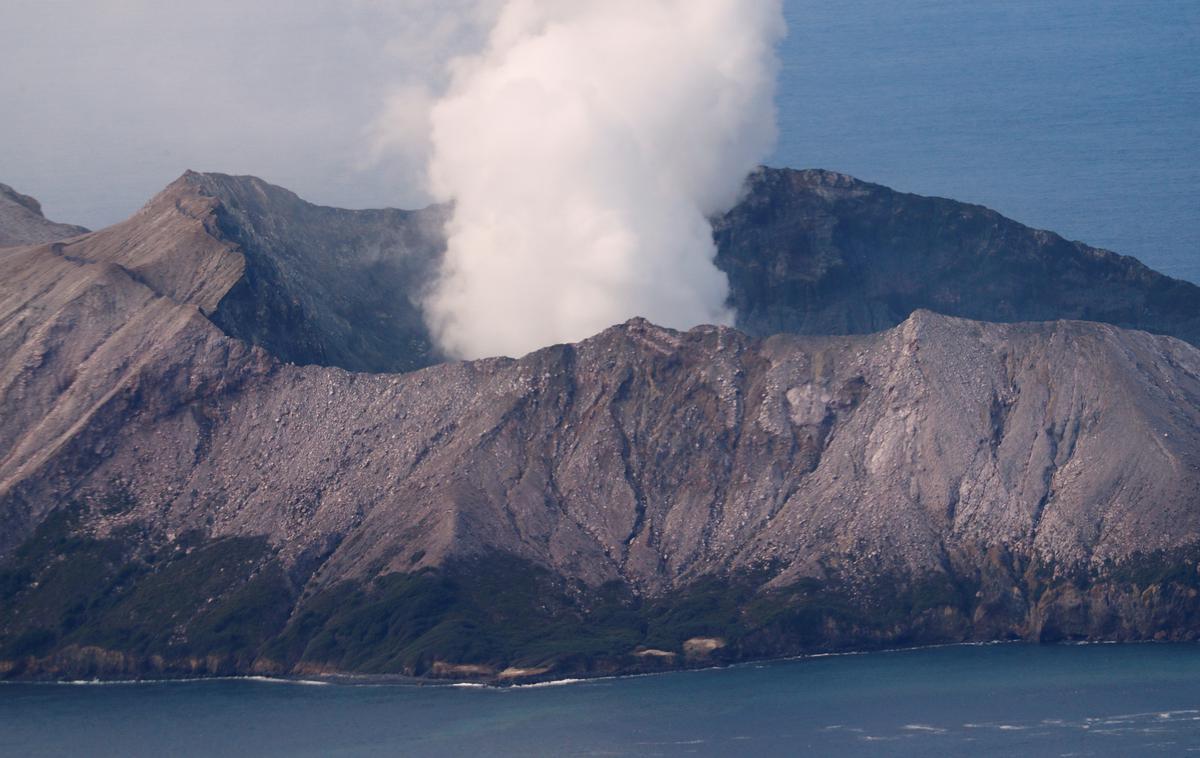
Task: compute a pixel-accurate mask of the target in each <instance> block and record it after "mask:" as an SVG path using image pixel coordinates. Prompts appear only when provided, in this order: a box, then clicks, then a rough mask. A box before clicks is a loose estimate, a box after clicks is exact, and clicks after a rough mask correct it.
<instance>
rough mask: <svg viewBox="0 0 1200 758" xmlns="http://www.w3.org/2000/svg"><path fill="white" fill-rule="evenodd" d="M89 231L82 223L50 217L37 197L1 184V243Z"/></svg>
mask: <svg viewBox="0 0 1200 758" xmlns="http://www.w3.org/2000/svg"><path fill="white" fill-rule="evenodd" d="M87 231H88V230H87V229H85V228H84V227H82V226H75V225H73V224H57V223H55V222H53V221H50V220H49V219H47V218H46V217H45V215H43V214H42V204H41V203H39V202H38V201H37V200H36V199H35V198H32V197H30V196H29V195H22V194H21V193H20V192H17V191H16V190H15V189H13V188H12V187H10V186H8V185H7V184H0V247H15V246H17V245H36V244H39V243H42V242H51V241H53V240H57V239H64V238H66V237H74V236H76V235H80V234H86V233H87Z"/></svg>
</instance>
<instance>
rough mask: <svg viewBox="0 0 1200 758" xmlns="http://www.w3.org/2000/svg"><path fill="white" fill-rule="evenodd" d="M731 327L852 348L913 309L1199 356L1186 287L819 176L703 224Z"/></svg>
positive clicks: (765, 182)
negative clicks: (1041, 325) (1050, 327)
mask: <svg viewBox="0 0 1200 758" xmlns="http://www.w3.org/2000/svg"><path fill="white" fill-rule="evenodd" d="M714 236H715V238H716V241H717V248H718V255H717V265H718V266H719V267H720V268H721V269H722V270H724V271H725V272H727V273H728V275H729V281H730V285H731V289H732V294H731V298H730V299H731V304H732V305H733V306H735V307H736V308H737V312H738V327H739V328H741V329H743V330H745V331H747V332H750V333H752V334H759V335H766V334H774V333H776V332H795V333H800V334H856V333H867V332H874V331H879V330H881V329H886V328H888V327H891V326H895V325H896V324H898V323H900V322H901V321H903V320H904V319H905V318H907V317H908V315H909V314H910V313H912V312H913V311H914V310H917V309H921V308H924V309H928V310H933V311H937V312H938V313H945V314H948V315H952V316H963V317H966V318H973V319H980V320H984V321H1004V322H1014V321H1044V320H1050V319H1062V318H1067V319H1087V320H1089V321H1101V322H1104V323H1109V324H1115V325H1117V326H1122V327H1127V328H1134V329H1144V330H1146V331H1149V332H1154V333H1157V334H1170V335H1173V336H1175V337H1179V338H1180V339H1183V340H1186V341H1188V342H1190V343H1192V344H1193V345H1195V344H1200V287H1197V286H1195V285H1194V284H1191V283H1188V282H1182V281H1179V280H1176V279H1171V278H1170V277H1167V276H1163V275H1162V274H1159V273H1157V272H1155V271H1152V270H1151V269H1149V268H1147V267H1146V266H1144V265H1142V264H1141V263H1139V262H1138V261H1137V260H1135V259H1133V258H1129V257H1125V256H1120V255H1117V254H1115V253H1111V252H1108V251H1106V250H1098V249H1096V248H1093V247H1088V246H1087V245H1085V244H1083V243H1081V242H1070V241H1067V240H1065V239H1063V238H1062V237H1059V236H1058V235H1057V234H1054V233H1053V232H1046V231H1041V230H1037V229H1030V228H1029V227H1026V226H1023V225H1021V224H1018V223H1017V222H1015V221H1012V220H1010V219H1007V218H1004V217H1003V216H1001V215H1000V214H998V213H996V212H995V211H991V210H988V209H987V208H983V207H981V206H978V205H969V204H966V203H960V202H956V201H954V200H946V199H942V198H933V197H921V196H919V195H910V194H904V193H900V192H894V191H892V190H890V189H888V188H887V187H881V186H879V185H877V184H870V183H867V182H861V181H858V180H857V179H854V178H852V177H848V176H844V175H841V174H834V173H831V172H828V171H792V170H777V169H761V170H759V171H758V172H756V173H755V174H753V175H752V176H751V177H750V178H749V180H748V182H747V186H746V193H745V197H744V199H743V201H742V202H741V203H739V204H738V205H737V206H736V207H735V208H734V209H733V210H731V211H730V212H729V213H727V214H726V215H725V216H723V217H721V218H719V219H716V220H715V221H714Z"/></svg>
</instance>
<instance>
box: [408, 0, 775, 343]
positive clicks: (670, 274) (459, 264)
mask: <svg viewBox="0 0 1200 758" xmlns="http://www.w3.org/2000/svg"><path fill="white" fill-rule="evenodd" d="M784 29H785V27H784V22H783V15H782V9H781V2H780V0H509V1H508V2H506V3H505V4H504V6H503V8H502V9H501V10H500V13H499V16H498V17H497V20H496V22H495V25H494V27H493V28H492V31H491V34H490V36H489V39H488V42H487V44H486V46H485V49H484V50H483V52H481V53H480V54H478V55H476V56H472V57H468V58H460V59H458V60H456V61H454V63H453V64H452V65H451V77H450V81H449V86H448V88H447V90H446V93H445V95H444V96H443V97H441V98H440V99H439V100H438V101H437V102H435V103H434V105H433V108H432V111H431V113H430V128H431V146H432V154H431V159H430V165H429V175H430V183H431V189H432V191H433V193H434V195H435V196H437V197H438V198H440V199H443V200H453V201H454V203H455V205H454V214H453V218H452V220H451V221H450V224H449V227H448V229H447V232H448V239H449V248H448V251H447V255H446V259H445V263H444V265H443V269H442V272H441V277H440V279H439V281H438V283H437V285H436V287H435V289H434V291H433V292H432V293H431V295H430V296H429V297H428V299H427V301H426V303H425V307H426V318H427V320H428V322H429V325H430V327H431V329H432V331H433V333H434V336H435V337H436V338H437V340H438V341H439V344H440V345H441V347H442V348H443V350H445V351H446V352H448V353H450V354H452V355H456V356H459V357H467V358H473V357H480V356H484V355H496V354H507V355H520V354H522V353H525V352H528V351H529V350H532V349H535V348H538V347H541V346H544V345H548V344H551V343H554V342H563V341H574V340H578V339H582V338H584V337H586V336H588V335H591V334H594V333H595V332H598V331H600V330H601V329H603V328H605V327H607V326H610V325H612V324H614V323H617V322H620V321H623V320H625V319H627V318H629V317H632V316H645V317H647V318H649V319H650V320H652V321H654V322H656V323H660V324H663V325H667V326H674V327H681V328H686V327H690V326H694V325H696V324H698V323H729V322H730V321H731V319H732V315H733V314H731V313H730V312H729V311H728V310H727V308H726V306H725V299H726V295H727V291H728V282H727V281H726V279H725V276H724V274H722V273H721V272H720V271H719V270H718V269H717V268H716V267H715V266H714V264H713V257H714V255H715V253H716V251H715V249H714V246H713V243H712V238H711V229H710V227H709V223H708V221H707V217H708V216H709V215H711V214H712V213H715V212H718V211H720V210H722V209H724V208H726V207H728V206H729V205H731V204H732V203H733V202H734V201H735V200H736V196H737V192H738V190H739V189H740V187H741V183H742V181H743V180H744V178H745V176H746V174H747V173H748V172H749V171H750V170H752V169H753V168H754V166H755V165H756V164H757V163H758V162H759V161H760V160H761V159H762V158H764V157H765V155H766V154H767V152H768V151H769V150H770V148H771V146H772V144H773V142H774V139H775V108H774V86H775V76H776V71H777V61H776V57H775V45H776V43H777V42H778V41H779V39H780V38H781V37H782V36H783V34H784Z"/></svg>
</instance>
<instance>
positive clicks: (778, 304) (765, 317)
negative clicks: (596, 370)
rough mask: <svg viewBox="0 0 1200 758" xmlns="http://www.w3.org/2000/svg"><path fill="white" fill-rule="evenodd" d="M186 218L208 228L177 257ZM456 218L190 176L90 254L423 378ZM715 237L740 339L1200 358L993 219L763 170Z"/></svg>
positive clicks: (250, 333)
mask: <svg viewBox="0 0 1200 758" xmlns="http://www.w3.org/2000/svg"><path fill="white" fill-rule="evenodd" d="M180 213H182V214H184V215H187V216H188V217H189V218H191V219H192V220H193V221H194V222H196V223H195V224H193V225H192V227H191V228H190V229H189V230H188V231H187V232H186V233H185V234H184V235H183V236H182V237H180V238H178V239H172V238H171V237H170V235H171V233H172V232H171V230H173V229H175V228H176V226H175V222H174V221H172V220H171V219H172V218H173V217H174V215H175V214H180ZM447 214H448V209H447V208H446V207H442V206H432V207H430V208H426V209H423V210H419V211H400V210H373V211H348V210H342V209H337V208H327V207H323V206H318V205H313V204H311V203H307V202H305V201H304V200H302V199H300V198H299V197H297V196H296V195H295V194H293V193H291V192H289V191H288V190H285V189H283V188H281V187H276V186H273V185H271V184H268V183H267V182H264V181H262V180H260V179H257V178H255V177H244V176H243V177H238V176H228V175H224V174H199V173H196V172H190V171H189V172H187V173H186V174H184V175H183V176H182V177H180V178H179V179H178V180H177V181H176V182H174V183H172V184H171V185H170V186H169V187H167V188H166V189H165V190H164V191H163V192H162V193H160V194H159V195H158V196H156V197H155V198H154V199H152V200H151V201H150V203H148V204H147V206H146V207H145V208H143V209H142V210H141V211H139V212H138V213H137V214H135V216H134V217H133V218H131V219H130V220H128V221H125V222H122V223H121V224H118V225H116V226H114V227H110V228H109V229H106V230H103V231H102V232H99V233H97V234H98V235H99V239H93V240H91V241H89V242H88V243H87V244H84V245H82V246H77V247H76V251H77V252H76V254H77V255H83V256H85V257H86V256H91V258H94V259H96V260H111V261H113V262H115V263H117V264H118V265H122V266H126V267H127V268H128V269H129V270H131V271H134V272H135V273H137V274H138V275H139V276H145V277H148V278H147V281H148V282H149V283H150V284H151V285H152V286H153V287H157V288H158V290H159V291H162V292H164V293H167V294H172V295H182V293H178V292H176V288H175V287H174V285H172V284H171V283H169V282H166V281H164V280H163V277H168V276H177V274H176V273H174V272H175V270H176V268H177V267H178V266H179V265H180V264H179V263H178V261H179V260H180V259H181V258H183V259H192V260H193V264H192V265H214V266H218V267H227V268H225V269H224V270H226V271H227V273H229V275H230V276H235V277H236V278H235V279H234V280H233V282H232V284H230V282H227V281H225V280H224V279H222V278H221V277H219V276H209V277H204V281H205V282H206V284H205V286H206V287H209V288H210V289H211V290H212V291H213V292H217V291H219V292H221V296H220V297H219V298H218V301H214V302H208V301H203V302H201V301H197V303H198V304H199V305H200V306H201V308H202V309H203V310H204V311H205V313H206V314H207V315H208V316H209V317H210V319H211V320H212V321H213V322H214V323H216V324H217V325H218V326H220V327H221V328H222V330H223V331H225V333H227V334H230V335H231V336H234V337H237V338H239V339H242V340H244V341H247V342H249V343H251V344H255V345H260V346H262V347H264V348H266V349H267V350H268V351H269V352H271V353H272V354H273V355H275V356H277V357H279V358H280V359H282V360H284V361H286V362H290V363H296V364H298V365H309V364H315V365H324V366H338V367H341V368H344V369H347V370H351V371H372V372H399V371H410V370H413V369H416V368H422V367H424V366H428V365H432V364H434V363H438V362H440V361H441V360H442V357H441V356H440V355H438V353H437V351H436V349H435V348H434V347H433V345H432V340H431V338H430V336H429V333H428V331H427V329H426V327H425V324H424V321H423V319H422V317H421V311H420V305H419V304H420V301H421V299H422V297H423V296H424V293H425V292H426V290H427V288H428V287H429V286H430V284H431V283H432V281H433V279H434V277H435V276H436V274H437V270H438V266H439V265H440V260H441V256H442V253H443V251H444V247H445V241H444V239H443V237H442V225H443V223H444V221H445V219H446V217H447ZM157 224H161V225H163V227H162V230H161V231H160V232H153V231H151V230H153V229H154V228H155V225H157ZM3 228H4V227H3V224H2V223H0V233H2V230H3ZM713 229H714V239H715V241H716V243H717V251H718V252H717V259H716V264H717V266H718V267H719V268H721V269H722V270H723V271H725V272H726V274H727V275H728V277H729V282H730V304H731V305H733V306H734V307H736V309H737V312H738V323H737V326H738V328H739V329H741V330H742V331H744V332H746V333H748V334H751V335H754V336H760V337H765V336H768V335H770V334H775V333H778V332H791V333H798V334H862V333H870V332H874V331H879V330H882V329H886V328H889V327H892V326H895V325H897V324H899V323H901V322H902V321H903V320H904V319H906V318H907V317H908V315H909V314H911V313H912V312H913V311H915V310H920V309H926V310H932V311H935V312H939V313H945V314H947V315H954V316H962V317H966V318H974V319H979V320H985V321H999V322H1014V321H1041V320H1053V319H1060V318H1066V319H1086V320H1091V321H1101V322H1105V323H1111V324H1115V325H1117V326H1122V327H1127V328H1137V329H1144V330H1146V331H1150V332H1153V333H1157V334H1169V335H1172V336H1175V337H1179V338H1180V339H1183V340H1185V341H1188V342H1191V343H1192V344H1200V315H1198V314H1200V287H1197V286H1196V285H1194V284H1191V283H1189V282H1183V281H1178V280H1175V279H1171V278H1170V277H1166V276H1163V275H1162V274H1159V273H1157V272H1154V271H1152V270H1150V269H1148V268H1147V267H1145V266H1144V265H1142V264H1141V263H1139V262H1137V261H1136V260H1134V259H1132V258H1127V257H1123V256H1119V255H1116V254H1114V253H1110V252H1107V251H1103V250H1098V249H1096V248H1091V247H1088V246H1086V245H1083V244H1082V243H1077V242H1068V241H1066V240H1064V239H1062V238H1061V237H1059V236H1058V235H1055V234H1053V233H1050V232H1043V231H1038V230H1034V229H1030V228H1028V227H1025V226H1022V225H1020V224H1018V223H1016V222H1014V221H1011V220H1009V219H1006V218H1004V217H1002V216H1000V215H999V214H997V213H995V212H993V211H990V210H988V209H986V208H982V207H980V206H973V205H968V204H965V203H958V202H955V201H952V200H944V199H940V198H926V197H921V196H918V195H909V194H903V193H897V192H894V191H892V190H889V189H887V188H886V187H881V186H879V185H874V184H869V183H867V182H861V181H858V180H855V179H853V178H851V177H847V176H844V175H841V174H835V173H832V172H827V171H819V170H809V171H793V170H778V169H761V170H760V171H758V172H756V173H754V174H753V175H752V176H751V177H750V178H749V179H748V181H747V185H746V191H745V193H744V197H743V199H742V201H741V202H740V203H739V204H738V205H737V206H736V207H735V208H734V209H732V210H731V211H730V212H729V213H727V214H725V215H724V216H722V217H720V218H717V219H714V221H713ZM197 235H202V236H203V237H204V238H203V239H202V238H201V237H200V236H197ZM126 248H131V249H134V250H136V251H137V253H136V254H134V253H132V252H130V250H127V249H126ZM217 250H220V251H224V254H220V255H219V254H217V253H216V252H215V251H217ZM197 251H206V252H204V253H203V254H202V253H200V252H197ZM138 256H141V257H140V258H139V257H138ZM135 258H137V259H136V260H135ZM236 258H240V260H241V263H240V264H238V265H234V264H233V263H232V261H233V260H234V259H236ZM210 260H211V261H212V262H211V263H205V261H210ZM163 261H166V262H167V263H163ZM185 268H186V267H185ZM182 281H191V279H189V278H188V276H183V277H182ZM182 296H184V299H187V297H186V295H182Z"/></svg>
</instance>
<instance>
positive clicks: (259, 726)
mask: <svg viewBox="0 0 1200 758" xmlns="http://www.w3.org/2000/svg"><path fill="white" fill-rule="evenodd" d="M1191 753H1200V646H1196V645H1167V644H1161V645H1160V644H1142V645H1081V646H1031V645H1025V644H1019V643H1018V644H1004V645H983V646H954V647H942V648H928V649H922V650H908V651H895V652H882V653H869V654H863V655H845V656H829V657H821V658H807V659H800V660H791V661H779V662H773V663H762V664H747V665H741V666H735V667H732V668H726V669H711V670H704V671H690V672H679V673H671V674H660V675H653V676H640V677H628V678H612V679H600V680H589V681H575V682H563V683H552V684H548V685H539V686H528V687H515V688H507V689H495V688H485V687H463V686H416V685H400V684H384V685H344V684H332V685H314V684H304V683H297V682H283V681H277V680H220V681H191V682H174V683H169V682H164V683H146V684H119V683H118V684H5V685H0V755H14V756H15V755H93V756H103V755H113V756H118V755H119V756H141V755H147V756H149V755H263V756H273V755H278V756H327V755H332V756H336V755H347V756H356V755H430V756H442V755H445V756H463V755H466V756H487V755H554V756H559V755H562V756H570V755H666V756H675V755H679V756H684V755H815V756H824V755H849V756H855V755H898V756H928V755H971V756H989V755H995V756H1010V755H1024V756H1042V755H1045V756H1132V755H1138V756H1143V755H1171V756H1181V755H1188V754H1191Z"/></svg>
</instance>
